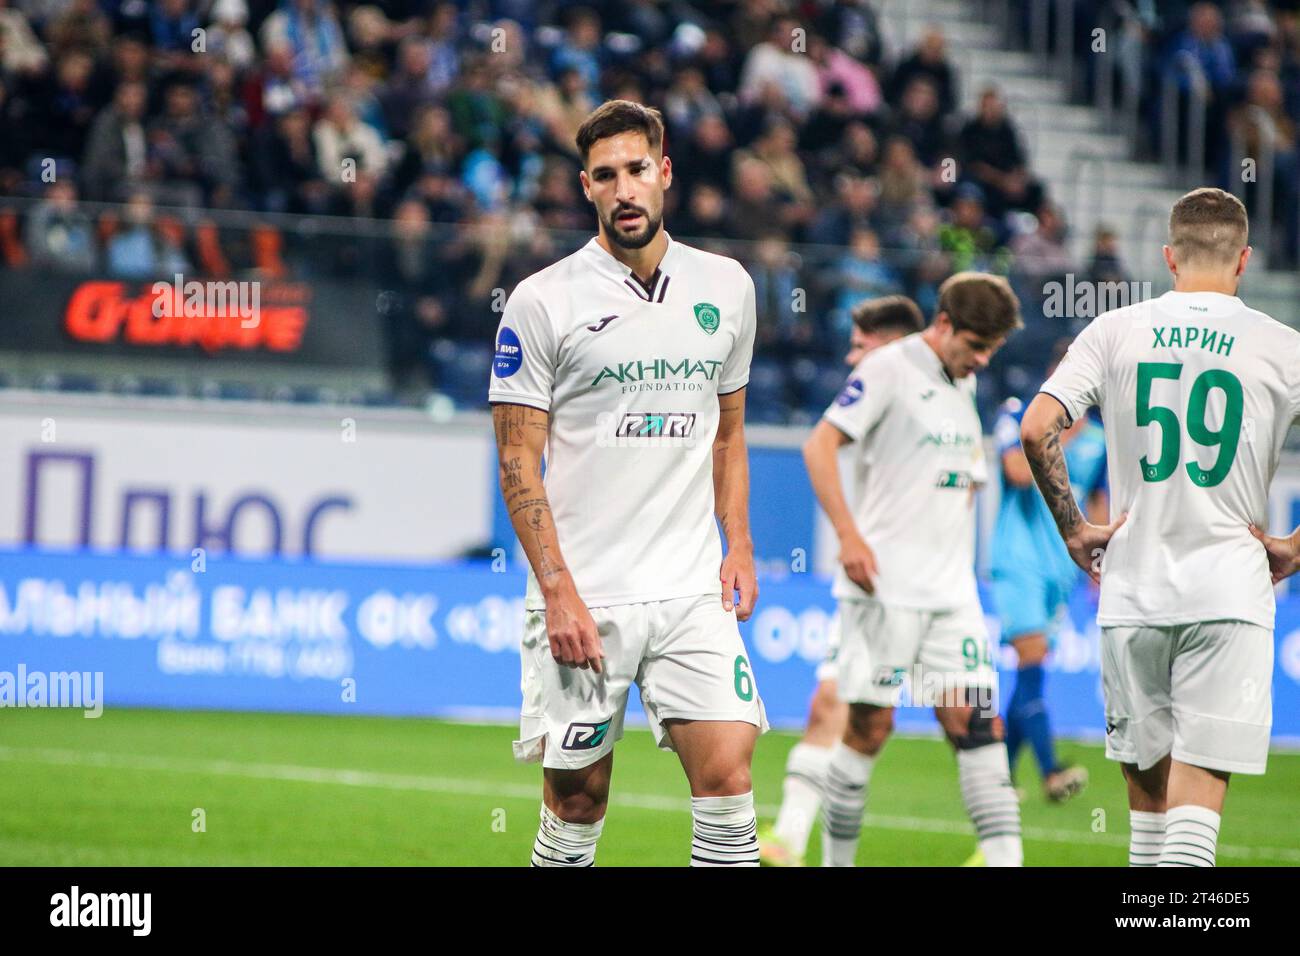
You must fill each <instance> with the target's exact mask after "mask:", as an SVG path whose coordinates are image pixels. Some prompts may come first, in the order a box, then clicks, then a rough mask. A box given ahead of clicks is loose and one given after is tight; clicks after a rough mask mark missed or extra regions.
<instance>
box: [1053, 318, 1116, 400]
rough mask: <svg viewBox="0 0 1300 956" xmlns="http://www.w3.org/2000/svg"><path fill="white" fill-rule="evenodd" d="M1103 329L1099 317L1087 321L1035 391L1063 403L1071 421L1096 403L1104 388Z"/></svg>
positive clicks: (1104, 354)
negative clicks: (1037, 390)
mask: <svg viewBox="0 0 1300 956" xmlns="http://www.w3.org/2000/svg"><path fill="white" fill-rule="evenodd" d="M1104 332H1105V329H1104V328H1103V326H1102V323H1101V322H1099V321H1095V320H1094V321H1093V322H1091V323H1090V324H1089V325H1088V327H1087V328H1085V329H1084V330H1083V331H1082V332H1080V333H1079V335H1078V337H1077V338H1076V339H1075V340H1074V341H1073V342H1071V343H1070V350H1069V351H1068V352H1066V353H1065V358H1063V359H1061V364H1060V365H1058V366H1057V367H1056V371H1055V372H1053V373H1052V377H1051V378H1049V379H1048V380H1047V381H1046V382H1044V383H1043V387H1042V388H1041V389H1039V391H1043V392H1046V393H1047V394H1048V395H1051V396H1052V397H1053V398H1054V399H1056V400H1057V401H1058V402H1060V403H1061V404H1062V405H1063V406H1065V411H1066V413H1067V414H1068V415H1069V416H1070V421H1071V422H1077V421H1078V420H1079V419H1080V418H1082V417H1083V416H1084V415H1086V414H1087V413H1088V409H1089V408H1091V407H1092V406H1094V405H1100V404H1101V401H1102V398H1103V397H1104V395H1105V391H1106V348H1105V346H1106V340H1105V335H1104Z"/></svg>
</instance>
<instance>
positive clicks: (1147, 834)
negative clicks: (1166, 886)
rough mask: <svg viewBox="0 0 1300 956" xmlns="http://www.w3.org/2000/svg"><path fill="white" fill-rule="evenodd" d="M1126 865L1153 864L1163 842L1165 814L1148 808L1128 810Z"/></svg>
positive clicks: (1158, 855)
mask: <svg viewBox="0 0 1300 956" xmlns="http://www.w3.org/2000/svg"><path fill="white" fill-rule="evenodd" d="M1128 828H1129V838H1128V865H1129V866H1155V865H1156V864H1157V863H1158V862H1159V860H1160V848H1161V847H1162V846H1164V843H1165V815H1164V814H1163V813H1152V812H1151V811H1149V810H1130V811H1129V812H1128Z"/></svg>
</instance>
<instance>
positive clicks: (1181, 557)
mask: <svg viewBox="0 0 1300 956" xmlns="http://www.w3.org/2000/svg"><path fill="white" fill-rule="evenodd" d="M1247 235H1248V223H1247V219H1246V209H1245V207H1244V206H1243V205H1242V204H1241V202H1240V201H1239V200H1237V199H1236V198H1235V197H1233V196H1232V195H1230V194H1228V193H1225V192H1223V191H1222V190H1219V189H1197V190H1194V191H1192V192H1190V193H1188V194H1187V195H1185V196H1183V197H1182V199H1180V200H1179V201H1178V202H1177V203H1175V204H1174V208H1173V211H1172V212H1171V214H1170V216H1169V244H1168V245H1166V246H1165V247H1164V255H1165V263H1166V264H1167V265H1168V267H1169V271H1170V272H1171V273H1172V274H1173V277H1174V291H1172V292H1166V293H1165V294H1164V295H1162V296H1160V297H1159V298H1156V299H1153V300H1150V301H1147V302H1142V303H1139V304H1137V305H1132V306H1128V307H1127V308H1122V309H1116V310H1114V311H1111V312H1106V313H1103V314H1102V315H1100V316H1098V317H1097V318H1096V319H1095V320H1093V322H1092V323H1091V324H1090V325H1089V326H1088V327H1087V328H1086V329H1084V330H1083V332H1081V333H1080V334H1079V337H1078V338H1076V339H1075V340H1074V343H1073V344H1072V345H1071V346H1070V350H1069V352H1068V353H1067V354H1066V357H1065V361H1063V362H1062V363H1061V365H1060V367H1059V368H1058V369H1057V371H1056V372H1055V373H1054V374H1053V375H1052V376H1051V378H1049V379H1048V380H1047V382H1046V383H1044V385H1043V387H1042V391H1041V392H1040V394H1039V395H1038V396H1037V397H1036V398H1035V399H1034V400H1033V402H1031V403H1030V406H1029V409H1028V410H1027V411H1026V413H1025V417H1024V421H1023V422H1022V423H1021V437H1022V444H1023V445H1024V449H1025V454H1026V456H1027V457H1028V459H1029V463H1030V466H1031V467H1032V468H1033V472H1034V479H1035V481H1036V482H1037V483H1038V487H1039V488H1040V489H1041V490H1042V492H1043V497H1044V498H1045V499H1046V501H1047V504H1048V506H1049V507H1050V508H1051V510H1052V514H1053V516H1054V517H1055V518H1056V524H1057V527H1058V529H1059V530H1060V532H1061V536H1062V537H1063V538H1064V539H1065V543H1066V545H1067V547H1068V548H1069V551H1070V555H1071V557H1073V558H1074V560H1075V563H1076V564H1078V565H1079V566H1080V567H1082V568H1083V569H1084V570H1085V571H1087V572H1088V573H1089V574H1090V575H1091V576H1092V577H1093V579H1094V580H1097V579H1098V578H1100V581H1101V597H1100V605H1099V607H1098V611H1097V623H1098V624H1099V625H1101V673H1102V688H1103V693H1104V696H1105V711H1106V756H1107V757H1109V758H1110V759H1112V760H1116V761H1119V762H1120V763H1121V764H1122V765H1123V771H1124V776H1125V778H1126V780H1127V782H1128V795H1129V807H1130V811H1131V812H1130V823H1131V836H1130V843H1129V864H1130V865H1132V866H1213V865H1214V862H1215V853H1216V847H1217V842H1218V833H1219V824H1220V814H1221V812H1222V810H1223V801H1224V796H1225V795H1226V792H1227V786H1228V777H1229V775H1230V774H1232V773H1247V774H1262V773H1263V772H1264V767H1265V763H1266V762H1267V758H1268V742H1269V731H1270V729H1271V726H1272V676H1273V614H1274V598H1273V588H1272V584H1273V583H1275V582H1276V581H1279V580H1281V579H1282V578H1284V577H1286V576H1287V575H1289V574H1291V573H1293V572H1294V571H1295V570H1296V564H1297V560H1296V555H1297V541H1298V540H1300V535H1295V534H1293V535H1291V536H1290V537H1287V538H1273V537H1269V536H1268V535H1265V534H1264V533H1263V532H1262V531H1260V530H1259V529H1260V527H1262V526H1263V525H1264V523H1265V521H1266V519H1267V502H1268V488H1269V484H1270V482H1271V481H1272V478H1273V473H1274V471H1275V470H1276V469H1277V464H1278V458H1279V456H1280V453H1281V450H1282V444H1283V441H1284V439H1285V437H1286V433H1287V430H1288V429H1289V428H1290V427H1291V424H1292V422H1293V421H1294V420H1295V418H1296V416H1297V414H1300V333H1297V332H1295V331H1294V330H1293V329H1290V328H1288V327H1287V326H1285V325H1282V324H1281V323H1280V322H1276V321H1274V320H1273V319H1271V318H1269V317H1268V316H1267V315H1264V314H1263V313H1262V312H1256V311H1255V310H1253V309H1250V308H1247V307H1246V306H1245V305H1244V304H1243V303H1242V301H1241V300H1240V299H1239V298H1237V295H1236V292H1237V285H1238V283H1239V282H1240V280H1241V276H1242V274H1243V273H1244V272H1245V270H1246V263H1247V262H1248V261H1249V259H1250V247H1249V246H1247V245H1246V242H1247ZM1093 405H1096V406H1099V407H1100V408H1101V415H1102V419H1103V422H1104V425H1105V431H1106V454H1107V460H1108V463H1109V469H1110V488H1111V514H1112V516H1113V515H1115V514H1116V513H1118V514H1119V518H1118V519H1116V520H1114V521H1113V522H1112V523H1111V524H1109V525H1105V526H1097V525H1092V524H1089V523H1088V522H1087V521H1086V520H1084V518H1083V517H1082V516H1081V515H1080V513H1079V509H1078V506H1077V505H1076V504H1075V502H1074V499H1073V498H1072V497H1070V495H1071V491H1070V483H1069V476H1068V473H1067V472H1066V468H1065V461H1064V458H1063V456H1062V452H1061V443H1060V435H1061V432H1062V430H1063V429H1064V428H1067V427H1068V426H1069V425H1070V423H1071V422H1073V421H1075V420H1077V419H1078V418H1080V417H1081V416H1083V415H1084V414H1086V413H1087V411H1088V408H1089V407H1090V406H1093ZM1261 542H1262V543H1263V546H1262V547H1261Z"/></svg>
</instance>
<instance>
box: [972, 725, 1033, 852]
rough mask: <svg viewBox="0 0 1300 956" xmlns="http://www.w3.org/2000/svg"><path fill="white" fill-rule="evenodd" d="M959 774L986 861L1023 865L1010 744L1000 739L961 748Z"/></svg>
mask: <svg viewBox="0 0 1300 956" xmlns="http://www.w3.org/2000/svg"><path fill="white" fill-rule="evenodd" d="M957 777H958V779H959V781H960V783H961V798H962V801H963V802H964V803H965V804H966V812H967V813H968V814H969V815H970V818H971V822H972V823H974V824H975V835H976V836H977V837H978V838H979V844H980V849H981V850H982V851H983V852H984V860H985V862H986V863H987V864H988V865H989V866H1023V865H1024V862H1025V855H1024V849H1023V847H1022V846H1021V842H1020V800H1019V798H1018V797H1017V796H1016V789H1015V787H1013V786H1012V785H1011V767H1010V765H1009V764H1008V763H1007V748H1006V745H1005V744H1003V743H1002V742H1001V741H998V742H996V743H991V744H985V745H984V746H983V747H974V748H972V749H969V750H958V751H957Z"/></svg>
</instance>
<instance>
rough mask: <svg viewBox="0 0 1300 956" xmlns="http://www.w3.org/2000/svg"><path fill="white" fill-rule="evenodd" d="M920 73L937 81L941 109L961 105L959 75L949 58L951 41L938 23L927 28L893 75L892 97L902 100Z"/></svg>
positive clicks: (936, 88)
mask: <svg viewBox="0 0 1300 956" xmlns="http://www.w3.org/2000/svg"><path fill="white" fill-rule="evenodd" d="M917 77H924V78H925V79H927V80H929V81H930V83H932V84H933V85H934V90H935V94H936V96H937V97H938V100H939V112H940V113H942V114H944V115H947V114H949V113H951V112H953V111H954V110H955V109H956V108H957V75H956V71H954V70H953V68H952V65H951V64H949V62H948V44H947V41H946V40H945V39H944V36H943V31H942V30H940V29H939V28H938V27H930V28H929V29H928V30H926V31H925V34H924V35H923V36H922V37H921V42H920V43H919V44H917V47H916V50H915V52H914V53H913V54H912V55H911V56H909V57H908V58H907V59H906V60H904V61H903V62H902V63H900V64H898V68H897V69H895V70H894V73H893V75H892V76H891V77H890V78H889V87H890V97H891V99H894V100H901V99H902V98H903V93H904V92H905V91H906V89H907V87H908V86H909V85H910V84H911V82H912V81H913V80H914V79H916V78H917Z"/></svg>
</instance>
